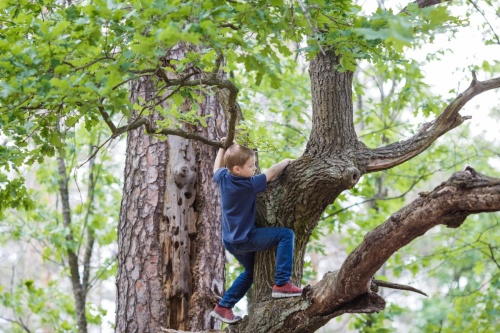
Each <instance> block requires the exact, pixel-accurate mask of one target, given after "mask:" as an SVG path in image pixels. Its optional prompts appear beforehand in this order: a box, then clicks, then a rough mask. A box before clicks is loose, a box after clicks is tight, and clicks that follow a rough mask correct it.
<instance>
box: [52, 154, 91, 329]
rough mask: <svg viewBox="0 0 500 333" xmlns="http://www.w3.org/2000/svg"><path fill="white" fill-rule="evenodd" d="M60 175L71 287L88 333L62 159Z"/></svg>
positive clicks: (80, 324) (79, 321)
mask: <svg viewBox="0 0 500 333" xmlns="http://www.w3.org/2000/svg"><path fill="white" fill-rule="evenodd" d="M57 165H58V173H59V192H60V194H61V203H62V215H63V223H64V227H65V228H66V229H67V235H66V240H67V242H68V245H67V256H68V265H69V270H70V278H71V287H72V289H73V297H74V298H75V308H76V320H77V324H78V332H79V333H87V318H86V316H85V296H86V291H85V290H84V288H83V287H82V283H81V281H80V272H79V266H78V255H77V253H76V251H75V249H76V246H75V243H74V238H73V232H72V229H71V228H72V226H71V209H70V205H69V190H68V177H67V175H66V164H65V162H64V159H63V158H62V157H58V158H57Z"/></svg>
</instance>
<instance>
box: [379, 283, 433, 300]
mask: <svg viewBox="0 0 500 333" xmlns="http://www.w3.org/2000/svg"><path fill="white" fill-rule="evenodd" d="M373 283H374V284H375V285H376V286H377V287H384V288H391V289H398V290H407V291H413V292H415V293H417V294H421V295H424V296H428V295H427V294H426V293H424V292H423V291H421V290H419V289H417V288H413V287H411V286H407V285H404V284H397V283H392V282H387V281H382V280H373Z"/></svg>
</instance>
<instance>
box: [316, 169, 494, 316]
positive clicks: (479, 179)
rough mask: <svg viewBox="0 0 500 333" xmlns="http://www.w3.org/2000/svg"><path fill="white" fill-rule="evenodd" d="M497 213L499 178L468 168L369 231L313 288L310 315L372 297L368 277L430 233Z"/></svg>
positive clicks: (325, 312) (369, 278) (327, 311)
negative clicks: (475, 216)
mask: <svg viewBox="0 0 500 333" xmlns="http://www.w3.org/2000/svg"><path fill="white" fill-rule="evenodd" d="M499 210H500V179H496V178H491V177H487V176H484V175H481V174H479V173H477V172H476V171H475V170H474V169H472V168H470V167H467V168H466V170H464V171H461V172H457V173H455V174H453V176H452V177H451V178H450V179H449V180H448V181H446V182H444V183H442V184H441V185H439V186H438V187H436V188H435V189H434V190H433V191H432V192H430V193H429V194H428V195H426V196H425V197H420V198H417V199H416V200H415V201H413V202H412V203H410V204H409V205H408V206H406V207H404V208H403V209H401V210H400V211H398V212H397V213H395V214H393V215H391V217H390V218H389V219H388V220H387V221H386V222H385V223H383V224H381V225H380V226H378V227H377V228H375V229H374V230H372V231H371V232H369V233H368V234H367V235H366V236H365V238H364V240H363V242H362V243H361V244H360V245H359V246H358V247H357V248H356V249H355V250H354V251H353V252H352V253H351V254H350V255H349V256H348V258H347V259H346V260H345V262H344V264H343V265H342V267H341V269H340V271H339V272H338V274H337V275H335V276H334V277H332V278H331V279H330V281H325V282H322V283H320V284H318V286H315V287H313V288H312V294H311V299H312V300H313V305H312V306H311V309H310V310H309V311H311V312H313V313H320V314H328V313H330V312H332V311H334V310H335V309H336V308H338V307H339V306H340V305H342V304H344V303H347V302H350V301H351V300H353V299H355V298H356V297H358V296H360V295H362V294H364V293H369V292H370V283H371V279H372V276H373V275H374V274H375V273H376V272H377V271H378V270H379V269H380V267H381V266H382V265H383V263H384V262H386V261H387V260H388V259H389V257H390V256H391V255H393V254H394V253H395V252H396V251H397V250H399V249H400V248H402V247H404V246H405V245H407V244H408V243H410V242H411V241H412V240H414V239H416V238H418V237H420V236H421V235H423V234H424V233H426V232H427V231H428V230H429V229H431V228H433V227H435V226H437V225H439V224H444V225H446V226H448V227H453V228H454V227H457V226H459V225H461V224H462V223H463V221H464V220H465V218H466V217H467V216H468V215H470V214H477V213H481V212H492V211H499Z"/></svg>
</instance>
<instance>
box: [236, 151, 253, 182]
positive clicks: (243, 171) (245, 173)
mask: <svg viewBox="0 0 500 333" xmlns="http://www.w3.org/2000/svg"><path fill="white" fill-rule="evenodd" d="M256 169H257V167H256V166H255V157H253V156H252V157H250V158H249V159H248V160H247V161H246V162H245V164H244V165H242V166H238V165H237V166H235V167H234V168H233V172H234V173H235V174H236V175H237V176H240V177H246V178H250V177H252V176H253V175H254V174H255V170H256Z"/></svg>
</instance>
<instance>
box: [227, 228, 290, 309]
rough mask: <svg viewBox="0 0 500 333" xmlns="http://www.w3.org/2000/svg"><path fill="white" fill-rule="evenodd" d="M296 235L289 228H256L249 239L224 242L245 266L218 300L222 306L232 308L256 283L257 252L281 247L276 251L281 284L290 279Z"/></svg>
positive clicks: (276, 280)
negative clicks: (254, 277)
mask: <svg viewBox="0 0 500 333" xmlns="http://www.w3.org/2000/svg"><path fill="white" fill-rule="evenodd" d="M294 238H295V235H294V233H293V231H292V230H290V229H287V228H256V229H253V230H252V231H251V232H250V233H249V234H248V241H246V242H244V243H237V244H232V243H229V242H226V241H224V247H225V248H226V249H227V251H228V252H229V253H231V254H232V255H233V256H234V257H235V258H236V260H238V262H239V263H240V264H241V265H242V266H243V267H244V268H245V270H244V271H243V273H241V274H240V275H239V276H238V277H237V278H236V280H235V281H234V282H233V284H232V285H231V287H229V289H228V290H227V291H226V293H225V294H224V297H223V298H222V300H221V301H220V302H219V306H223V307H226V308H233V307H234V305H235V304H236V303H237V302H238V301H239V300H240V299H242V298H243V296H245V294H246V293H247V291H248V289H250V287H251V286H252V283H253V267H254V260H255V252H256V251H261V250H266V249H270V248H272V247H274V246H276V245H277V246H278V248H277V250H276V274H275V277H274V281H275V283H276V284H277V285H278V286H281V285H284V284H286V283H287V282H288V281H290V276H291V275H292V266H293V248H294Z"/></svg>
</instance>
